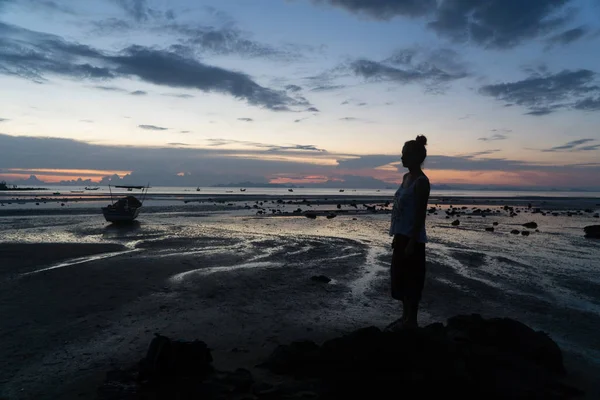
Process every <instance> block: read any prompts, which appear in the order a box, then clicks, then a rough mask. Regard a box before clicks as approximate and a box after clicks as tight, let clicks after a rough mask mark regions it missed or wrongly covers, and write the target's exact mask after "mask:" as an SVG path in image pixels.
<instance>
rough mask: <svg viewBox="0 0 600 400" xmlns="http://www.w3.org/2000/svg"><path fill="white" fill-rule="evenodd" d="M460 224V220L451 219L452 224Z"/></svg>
mask: <svg viewBox="0 0 600 400" xmlns="http://www.w3.org/2000/svg"><path fill="white" fill-rule="evenodd" d="M459 225H460V221H459V220H457V219H455V220H454V221H452V226H459Z"/></svg>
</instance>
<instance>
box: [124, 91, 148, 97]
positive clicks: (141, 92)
mask: <svg viewBox="0 0 600 400" xmlns="http://www.w3.org/2000/svg"><path fill="white" fill-rule="evenodd" d="M129 94H130V95H132V96H145V95H147V94H148V92H144V91H143V90H136V91H134V92H131V93H129Z"/></svg>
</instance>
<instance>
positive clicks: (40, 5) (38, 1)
mask: <svg viewBox="0 0 600 400" xmlns="http://www.w3.org/2000/svg"><path fill="white" fill-rule="evenodd" d="M7 5H14V6H19V7H27V8H29V9H33V10H34V11H38V12H39V11H43V12H61V13H65V14H75V12H74V11H73V9H72V8H70V7H67V6H64V5H62V4H58V3H57V2H56V1H52V0H0V11H2V9H3V7H5V6H7Z"/></svg>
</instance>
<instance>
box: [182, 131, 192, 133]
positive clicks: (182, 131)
mask: <svg viewBox="0 0 600 400" xmlns="http://www.w3.org/2000/svg"><path fill="white" fill-rule="evenodd" d="M179 133H190V131H179Z"/></svg>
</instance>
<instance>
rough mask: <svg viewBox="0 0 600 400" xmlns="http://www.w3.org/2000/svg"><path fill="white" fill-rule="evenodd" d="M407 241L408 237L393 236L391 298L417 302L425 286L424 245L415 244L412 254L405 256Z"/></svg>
mask: <svg viewBox="0 0 600 400" xmlns="http://www.w3.org/2000/svg"><path fill="white" fill-rule="evenodd" d="M409 240H410V238H409V237H408V236H404V235H395V236H394V252H393V254H392V268H391V278H392V279H391V280H392V297H393V298H394V299H396V300H409V301H412V302H419V301H420V300H421V293H422V292H423V286H424V284H425V243H415V247H414V252H413V253H412V254H411V255H410V256H406V255H405V254H404V251H405V250H406V245H407V244H408V241H409Z"/></svg>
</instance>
